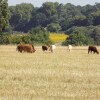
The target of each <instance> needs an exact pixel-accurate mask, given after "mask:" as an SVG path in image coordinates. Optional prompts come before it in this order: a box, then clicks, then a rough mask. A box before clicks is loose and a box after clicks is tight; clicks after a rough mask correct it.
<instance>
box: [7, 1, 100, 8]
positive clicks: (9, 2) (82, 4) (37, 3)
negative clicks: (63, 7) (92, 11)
mask: <svg viewBox="0 0 100 100" xmlns="http://www.w3.org/2000/svg"><path fill="white" fill-rule="evenodd" d="M46 1H48V2H59V3H63V4H66V3H71V4H74V5H81V6H84V5H87V4H90V5H94V4H95V3H96V2H97V3H100V0H8V4H9V5H10V6H11V5H16V4H20V3H32V4H33V5H34V6H35V7H40V6H42V4H43V3H44V2H46Z"/></svg>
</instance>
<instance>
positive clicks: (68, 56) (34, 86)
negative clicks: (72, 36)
mask: <svg viewBox="0 0 100 100" xmlns="http://www.w3.org/2000/svg"><path fill="white" fill-rule="evenodd" d="M35 48H36V52H35V53H32V54H30V53H18V52H17V51H16V46H0V100H100V54H99V55H98V54H87V47H73V50H72V51H71V52H68V51H67V47H61V46H58V47H57V48H56V50H55V52H54V53H51V52H45V53H44V52H42V50H41V47H40V46H39V47H38V46H37V47H35ZM98 48H99V52H100V47H98Z"/></svg>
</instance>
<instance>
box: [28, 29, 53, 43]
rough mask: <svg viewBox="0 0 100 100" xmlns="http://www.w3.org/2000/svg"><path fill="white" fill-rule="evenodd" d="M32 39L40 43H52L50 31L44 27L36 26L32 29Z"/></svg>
mask: <svg viewBox="0 0 100 100" xmlns="http://www.w3.org/2000/svg"><path fill="white" fill-rule="evenodd" d="M30 34H31V39H32V40H33V41H34V42H38V43H51V41H50V39H49V32H48V31H46V30H45V29H44V28H43V27H36V28H33V29H32V30H31V31H30Z"/></svg>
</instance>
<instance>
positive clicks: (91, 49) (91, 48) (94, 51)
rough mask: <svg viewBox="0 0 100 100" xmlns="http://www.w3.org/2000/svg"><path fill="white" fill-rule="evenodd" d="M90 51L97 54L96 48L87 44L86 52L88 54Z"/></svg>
mask: <svg viewBox="0 0 100 100" xmlns="http://www.w3.org/2000/svg"><path fill="white" fill-rule="evenodd" d="M90 52H91V53H92V52H93V53H97V54H99V51H98V50H97V48H96V47H95V46H89V47H88V54H89V53H90Z"/></svg>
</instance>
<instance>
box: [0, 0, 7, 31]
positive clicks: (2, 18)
mask: <svg viewBox="0 0 100 100" xmlns="http://www.w3.org/2000/svg"><path fill="white" fill-rule="evenodd" d="M8 19H9V17H8V1H7V0H0V32H2V31H4V30H5V29H6V28H7V26H8Z"/></svg>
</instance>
